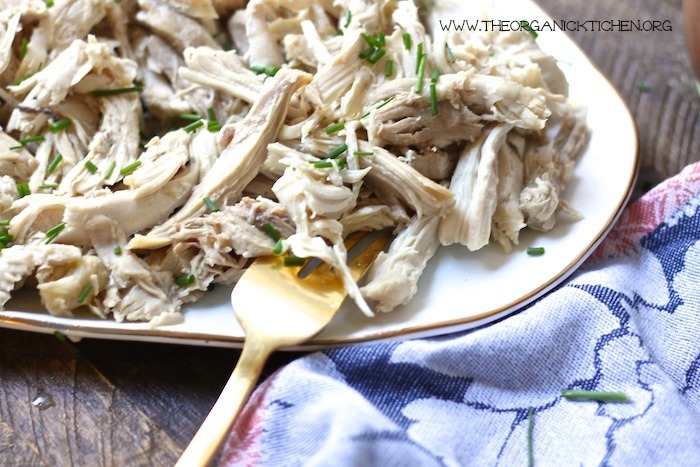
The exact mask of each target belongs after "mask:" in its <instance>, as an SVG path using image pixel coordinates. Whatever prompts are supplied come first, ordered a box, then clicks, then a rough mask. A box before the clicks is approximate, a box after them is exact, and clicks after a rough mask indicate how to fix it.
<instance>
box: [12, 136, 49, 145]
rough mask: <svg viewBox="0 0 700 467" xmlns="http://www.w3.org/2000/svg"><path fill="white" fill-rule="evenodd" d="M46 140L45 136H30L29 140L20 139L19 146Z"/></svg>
mask: <svg viewBox="0 0 700 467" xmlns="http://www.w3.org/2000/svg"><path fill="white" fill-rule="evenodd" d="M45 139H46V138H45V137H44V135H38V136H29V137H27V138H20V139H19V140H18V141H19V144H21V145H22V146H24V145H25V144H29V143H36V142H38V141H44V140H45Z"/></svg>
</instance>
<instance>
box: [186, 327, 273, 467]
mask: <svg viewBox="0 0 700 467" xmlns="http://www.w3.org/2000/svg"><path fill="white" fill-rule="evenodd" d="M274 351H275V348H274V347H272V346H270V345H269V344H268V345H265V343H260V342H255V340H254V339H250V338H246V340H245V342H244V344H243V351H242V352H241V355H240V357H239V359H238V363H236V368H235V369H234V370H233V373H232V374H231V377H230V378H229V380H228V382H227V383H226V386H224V389H223V390H222V391H221V394H220V395H219V398H218V399H217V400H216V403H215V404H214V406H213V407H212V409H211V411H210V412H209V415H207V418H206V419H205V420H204V423H202V426H201V427H200V428H199V430H197V433H196V434H195V435H194V438H192V441H190V444H189V445H188V446H187V448H185V451H184V452H183V453H182V456H180V459H179V460H178V461H177V464H175V466H176V467H195V466H202V467H203V466H206V465H209V463H210V462H211V460H212V459H213V458H214V456H215V455H216V453H217V451H218V450H219V446H221V444H222V443H223V441H224V439H225V438H226V435H228V434H229V432H230V431H231V427H232V426H233V422H234V421H235V420H236V417H238V414H239V413H240V411H241V409H242V408H243V404H244V403H245V402H246V401H247V400H248V396H250V393H251V392H252V391H253V388H254V387H255V383H256V382H257V381H258V378H259V377H260V373H261V372H262V369H263V367H264V366H265V362H266V361H267V358H268V357H269V356H270V354H271V353H272V352H274Z"/></svg>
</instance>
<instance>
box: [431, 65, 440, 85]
mask: <svg viewBox="0 0 700 467" xmlns="http://www.w3.org/2000/svg"><path fill="white" fill-rule="evenodd" d="M438 78H440V70H439V69H438V68H433V74H432V76H431V77H430V82H431V83H437V82H438Z"/></svg>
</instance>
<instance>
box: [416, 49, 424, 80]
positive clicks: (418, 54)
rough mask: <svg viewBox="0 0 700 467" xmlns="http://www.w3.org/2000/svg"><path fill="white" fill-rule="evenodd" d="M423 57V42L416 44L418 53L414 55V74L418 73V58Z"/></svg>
mask: <svg viewBox="0 0 700 467" xmlns="http://www.w3.org/2000/svg"><path fill="white" fill-rule="evenodd" d="M422 57H423V43H422V42H420V43H419V44H418V53H417V55H416V74H418V69H419V68H420V60H421V58H422Z"/></svg>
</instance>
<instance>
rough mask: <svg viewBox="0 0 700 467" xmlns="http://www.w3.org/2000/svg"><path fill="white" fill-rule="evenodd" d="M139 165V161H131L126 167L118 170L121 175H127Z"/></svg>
mask: <svg viewBox="0 0 700 467" xmlns="http://www.w3.org/2000/svg"><path fill="white" fill-rule="evenodd" d="M140 166H141V161H136V162H132V163H131V164H129V165H127V166H126V167H124V168H123V169H121V170H120V171H119V173H120V174H122V175H128V174H130V173H131V172H133V171H134V170H136V169H138V168H139V167H140Z"/></svg>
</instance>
